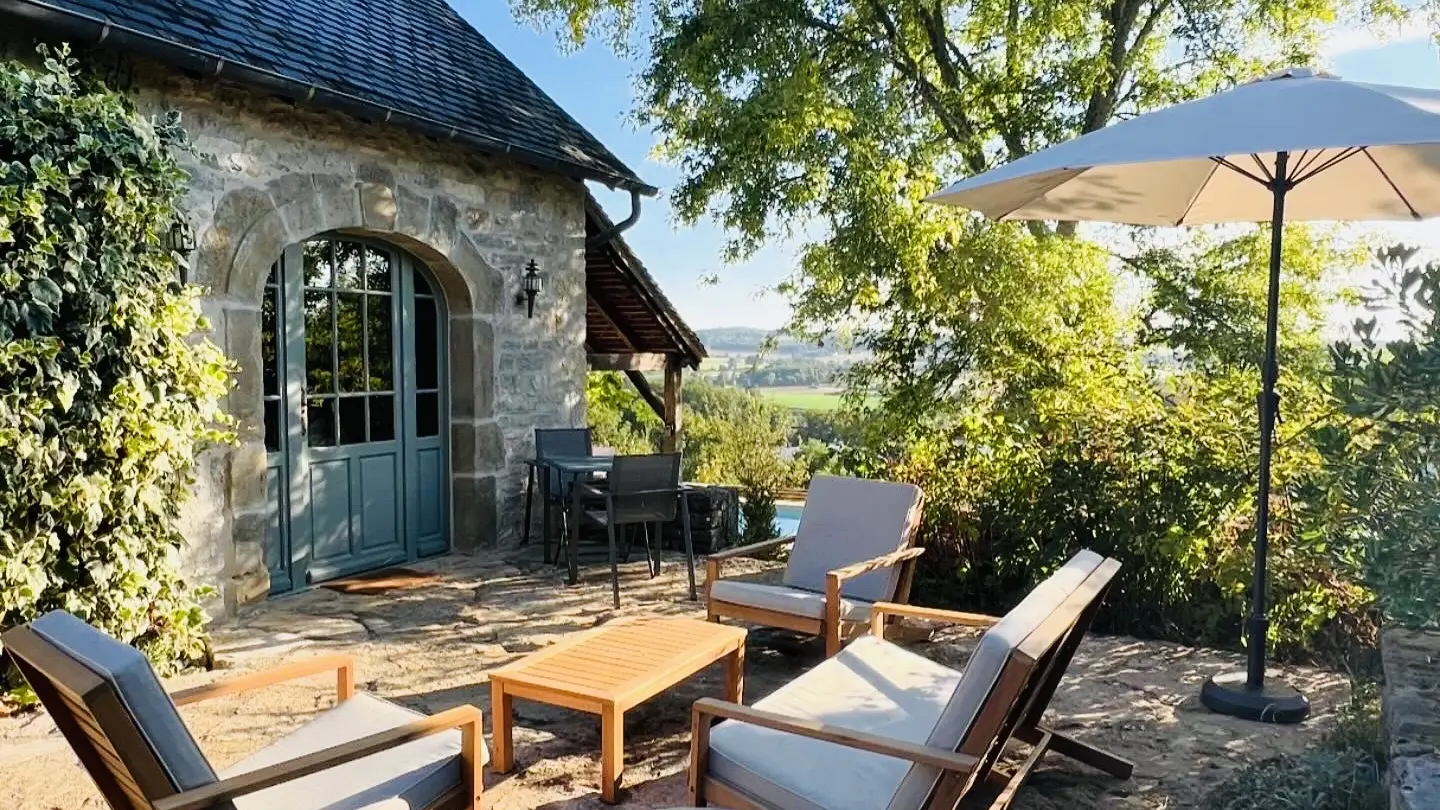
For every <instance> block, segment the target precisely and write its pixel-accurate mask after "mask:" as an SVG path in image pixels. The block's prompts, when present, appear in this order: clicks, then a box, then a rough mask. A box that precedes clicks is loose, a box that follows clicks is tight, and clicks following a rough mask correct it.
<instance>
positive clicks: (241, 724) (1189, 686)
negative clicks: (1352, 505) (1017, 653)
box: [0, 553, 1348, 810]
mask: <svg viewBox="0 0 1440 810" xmlns="http://www.w3.org/2000/svg"><path fill="white" fill-rule="evenodd" d="M417 567H418V568H423V569H428V570H434V571H436V572H439V573H441V574H443V576H444V578H443V580H442V581H440V582H439V583H436V584H434V585H429V586H425V587H422V588H418V589H414V590H409V591H391V592H389V593H386V594H382V595H378V596H356V595H346V594H339V593H334V592H331V591H328V590H325V589H323V588H321V589H314V590H311V591H307V592H304V593H300V594H296V595H293V596H288V597H284V598H279V599H273V600H270V601H269V602H267V603H265V604H263V605H261V606H260V607H258V608H256V609H253V610H252V611H250V612H248V613H247V614H245V615H244V616H242V617H241V618H240V619H239V620H237V621H234V622H230V623H226V624H224V625H219V626H216V627H215V628H214V630H213V632H214V638H215V643H216V651H217V660H218V663H219V666H220V667H221V669H220V670H219V671H216V672H203V673H192V674H188V675H182V676H179V677H176V678H174V679H173V680H172V682H171V683H170V684H168V685H169V687H170V688H172V689H178V688H184V687H188V686H194V685H197V684H201V683H206V682H208V681H211V680H214V679H216V678H219V677H223V676H225V675H228V674H233V673H235V672H243V671H250V670H254V669H260V668H263V667H265V666H268V665H272V664H276V663H282V662H286V661H293V660H299V659H301V658H304V657H307V656H311V655H316V654H319V653H322V652H332V651H342V652H346V653H349V654H351V655H353V656H354V657H355V658H356V660H357V662H358V673H357V680H358V685H359V688H361V689H366V690H370V691H373V692H375V693H377V694H379V695H382V696H384V697H386V698H389V699H391V700H395V701H397V702H399V703H402V704H404V705H407V706H412V707H415V708H417V709H422V710H426V711H438V710H442V709H445V708H449V707H452V706H456V705H460V704H466V703H471V704H474V705H477V706H479V707H480V708H481V709H482V710H484V711H485V712H486V715H487V723H488V715H489V687H488V684H487V683H486V676H485V673H486V671H487V670H489V669H491V668H493V667H496V666H499V665H501V664H505V663H508V662H511V661H515V660H517V659H518V658H520V657H521V656H523V655H524V654H525V653H527V652H530V651H532V650H535V649H539V648H540V647H543V646H545V645H548V644H551V643H554V642H555V641H556V640H558V639H560V638H562V637H563V636H564V635H565V634H567V633H570V632H573V631H575V630H578V629H583V628H588V627H593V626H595V625H597V624H601V623H604V622H605V621H607V620H609V619H611V618H614V617H616V616H620V615H675V616H703V613H704V611H703V608H702V607H700V606H699V605H698V604H696V603H692V602H689V601H688V600H687V599H686V598H685V574H684V567H683V565H681V564H677V563H667V565H666V568H665V571H664V572H663V573H662V574H661V576H660V577H658V578H655V579H649V578H647V577H646V575H645V569H644V564H643V563H632V564H630V565H627V566H625V567H624V569H623V571H622V574H623V577H624V582H623V584H622V590H621V594H622V607H621V608H620V609H619V610H618V611H617V610H615V609H613V608H612V607H611V602H610V595H609V576H608V574H609V572H608V570H607V569H606V568H605V567H604V566H591V567H589V568H587V569H585V570H584V571H583V578H582V581H581V583H580V584H579V585H577V586H574V587H567V586H565V585H564V584H563V582H562V580H561V576H560V574H559V573H558V572H557V571H555V570H554V569H552V568H551V567H550V566H545V565H541V564H540V563H538V562H537V561H535V560H533V559H529V560H527V559H526V558H523V557H519V556H515V555H513V554H511V555H505V554H500V553H493V554H484V555H477V556H461V555H455V556H450V557H445V558H442V559H439V560H434V561H431V562H428V563H425V564H423V565H420V566H417ZM737 568H743V569H745V570H746V571H747V572H748V573H753V574H755V575H757V576H760V577H766V576H773V575H774V573H775V572H774V571H773V566H768V567H767V566H765V565H764V564H761V563H750V562H745V563H740V564H738V565H737ZM702 571H703V567H702ZM727 571H728V569H727ZM974 638H975V637H974V634H973V632H969V631H950V630H947V631H942V632H940V633H937V634H936V635H935V636H934V637H933V638H931V639H930V640H928V641H918V642H915V643H913V644H912V647H913V648H914V649H915V650H917V651H918V652H920V653H921V654H923V655H926V656H929V657H932V658H935V659H936V660H940V661H944V662H946V663H950V664H954V665H956V666H959V665H963V663H964V661H965V659H966V657H967V656H968V654H969V650H970V648H971V645H972V644H973V641H974ZM822 656H823V649H822V647H821V646H820V645H819V644H817V643H815V642H814V641H810V640H802V639H797V638H794V637H791V636H789V635H786V634H782V633H778V632H774V631H769V630H763V629H757V630H755V631H753V632H752V633H751V636H750V641H749V645H748V652H747V671H746V698H747V702H748V701H751V700H755V699H758V698H760V697H762V696H764V695H765V694H767V693H769V692H770V691H772V690H774V689H775V688H776V687H778V686H780V685H781V684H783V683H785V682H786V681H788V680H789V679H790V678H793V677H794V676H795V675H796V674H798V673H800V672H802V671H804V670H805V669H807V668H808V667H810V666H813V665H814V664H815V663H817V662H818V661H820V660H821V658H822ZM1243 663H1244V662H1243V660H1241V658H1240V657H1239V656H1236V655H1233V654H1230V653H1224V652H1216V651H1213V650H1204V649H1196V648H1190V647H1182V646H1179V645H1174V644H1164V643H1156V642H1141V641H1137V640H1134V639H1130V638H1123V637H1101V636H1093V637H1091V638H1089V639H1087V640H1086V642H1085V643H1084V644H1083V645H1082V646H1081V648H1080V651H1079V653H1078V655H1077V656H1076V660H1075V662H1074V663H1073V664H1072V666H1071V668H1070V673H1069V675H1068V676H1067V677H1066V679H1065V680H1064V681H1062V682H1061V685H1060V689H1059V691H1058V693H1057V694H1056V696H1055V699H1054V701H1053V702H1052V705H1051V712H1050V715H1049V716H1048V720H1049V721H1050V722H1051V724H1052V725H1053V726H1055V727H1057V728H1059V729H1061V730H1064V731H1066V732H1067V733H1069V734H1072V735H1074V736H1076V737H1079V738H1081V739H1084V740H1087V741H1089V742H1092V743H1094V744H1096V745H1099V746H1101V747H1104V748H1106V749H1109V750H1110V751H1112V752H1114V753H1116V754H1119V755H1121V756H1123V757H1126V758H1128V759H1131V760H1133V761H1134V762H1135V763H1136V772H1135V776H1134V778H1132V779H1130V780H1128V781H1126V782H1120V781H1117V780H1115V779H1112V778H1110V777H1108V776H1106V775H1104V774H1101V773H1099V772H1097V771H1094V770H1091V769H1088V768H1086V767H1085V766H1083V765H1079V764H1077V763H1074V762H1071V761H1069V760H1067V759H1065V758H1064V757H1062V756H1059V755H1058V754H1051V755H1049V756H1048V757H1047V758H1046V759H1045V761H1044V762H1043V763H1042V765H1041V767H1040V768H1039V769H1038V770H1037V772H1036V773H1035V774H1034V775H1033V776H1032V778H1031V780H1030V782H1029V783H1028V785H1027V787H1026V788H1025V789H1024V790H1022V791H1021V793H1020V795H1019V797H1018V798H1017V800H1016V802H1015V804H1014V806H1015V807H1016V808H1019V810H1082V809H1087V808H1106V810H1112V809H1114V810H1140V809H1141V808H1146V809H1147V810H1160V809H1161V808H1165V809H1166V810H1180V809H1181V808H1193V807H1198V806H1199V803H1200V800H1201V799H1202V797H1203V796H1204V794H1205V793H1206V791H1208V790H1209V789H1210V788H1211V787H1213V786H1214V785H1215V784H1216V783H1217V782H1219V781H1220V780H1221V779H1223V778H1224V777H1225V775H1226V774H1227V773H1228V772H1229V771H1231V770H1233V769H1234V768H1236V767H1238V766H1240V765H1243V764H1245V763H1247V762H1250V761H1253V760H1255V759H1260V758H1264V757H1268V756H1273V755H1276V754H1280V753H1285V752H1294V751H1299V750H1301V749H1303V748H1305V747H1306V746H1308V745H1311V744H1313V743H1314V742H1315V741H1317V740H1318V738H1319V737H1320V735H1321V734H1323V733H1324V731H1325V729H1326V728H1328V727H1329V725H1330V723H1331V722H1332V720H1333V709H1334V707H1336V706H1338V705H1341V704H1343V702H1344V701H1345V699H1346V698H1347V696H1348V692H1347V689H1348V686H1347V681H1346V679H1345V678H1344V677H1343V676H1342V675H1340V674H1336V673H1332V672H1326V671H1321V670H1314V669H1306V668H1290V669H1286V670H1284V671H1283V672H1282V673H1281V674H1282V675H1283V676H1284V677H1285V678H1287V679H1288V680H1289V681H1290V682H1291V683H1293V684H1295V685H1296V686H1299V687H1301V688H1302V689H1303V690H1304V691H1305V692H1306V693H1307V694H1309V696H1310V698H1311V700H1312V702H1313V703H1314V706H1315V711H1314V717H1313V719H1311V720H1310V721H1309V722H1307V723H1305V724H1302V725H1300V726H1289V727H1285V726H1266V725H1259V724H1252V723H1246V722H1242V721H1238V720H1233V719H1231V718H1226V717H1220V716H1217V715H1213V714H1210V713H1208V712H1206V711H1204V710H1203V709H1202V708H1201V707H1200V706H1199V704H1198V701H1197V699H1196V695H1197V693H1198V691H1199V687H1200V683H1201V682H1202V681H1203V680H1204V679H1205V678H1206V677H1208V676H1209V675H1210V674H1211V673H1213V672H1216V671H1219V670H1224V669H1232V668H1240V667H1243ZM333 689H334V686H333V681H331V680H329V679H327V678H325V677H323V676H322V677H318V678H315V679H311V680H307V681H301V682H298V683H295V684H288V685H282V686H277V687H272V688H270V689H266V690H263V691H259V692H254V693H251V694H247V695H243V696H236V697H228V698H221V699H217V700H215V701H213V702H207V703H202V704H198V705H196V706H193V707H189V708H186V709H185V710H184V711H183V713H184V715H185V719H186V722H187V723H189V725H190V727H191V729H192V730H193V731H194V732H195V734H196V737H197V738H198V739H199V741H200V745H201V746H202V747H203V748H204V749H205V751H206V753H207V754H208V755H209V756H210V758H211V760H212V761H213V762H214V763H215V764H216V765H217V767H224V766H225V765H227V764H229V763H231V762H234V761H235V760H237V759H239V758H241V757H243V756H245V755H246V754H248V753H250V752H252V751H254V750H256V749H258V748H260V747H262V746H264V745H265V744H266V743H267V742H269V741H271V740H273V739H275V738H276V737H279V736H281V735H282V734H284V733H285V732H286V731H287V730H289V729H291V728H293V727H295V726H297V725H299V724H301V723H303V722H305V720H306V719H307V718H309V717H311V716H313V715H314V714H315V713H316V712H319V711H321V710H323V709H325V708H326V707H328V706H329V705H330V704H331V702H332V701H333V698H334V694H333ZM721 692H722V680H721V672H720V667H719V666H718V665H717V666H715V667H712V668H711V669H710V670H708V671H706V672H704V673H701V674H700V675H699V676H698V677H696V678H694V679H692V680H691V681H690V682H688V683H685V684H682V685H681V686H679V687H676V688H675V689H673V690H671V691H670V692H667V693H666V694H664V695H662V696H660V697H658V698H656V699H655V700H653V701H651V702H649V703H647V704H645V705H643V706H640V707H638V708H637V709H635V710H633V711H632V712H630V713H629V714H628V715H627V718H626V724H625V734H626V771H625V777H624V783H623V788H622V793H621V800H622V802H623V804H624V806H626V807H631V808H636V809H637V810H654V808H663V807H670V806H673V805H677V804H684V803H685V801H684V799H685V767H686V764H687V759H688V755H689V722H690V712H689V707H690V704H691V703H692V702H693V701H694V700H696V699H698V698H700V697H704V696H707V695H719V694H721ZM515 746H516V763H517V767H516V771H515V772H514V773H511V774H506V775H504V776H499V775H495V774H491V773H487V778H486V793H485V797H486V798H485V804H486V807H487V808H495V810H562V809H564V810H580V809H581V808H600V807H604V806H605V805H602V804H601V803H600V801H599V794H598V789H597V779H598V776H599V763H598V755H599V749H600V743H599V723H598V721H597V720H596V719H595V718H593V717H591V716H588V715H582V714H579V713H575V712H570V711H567V710H563V709H556V708H552V707H549V706H543V705H539V704H535V703H527V702H523V701H517V702H516V728H515ZM0 807H6V808H11V807H13V808H17V810H19V809H23V810H79V808H104V807H105V805H104V804H103V802H102V801H101V800H100V798H99V795H98V793H97V792H96V790H95V789H94V786H93V785H91V784H90V781H89V779H88V778H87V777H86V776H85V775H84V773H83V771H82V770H81V769H80V767H79V764H78V763H77V762H76V760H75V759H74V757H73V756H72V755H71V754H70V752H69V749H68V748H67V747H66V745H65V743H64V740H63V739H61V738H60V737H59V735H58V734H57V733H56V731H55V729H54V727H53V725H51V724H50V722H49V720H48V719H47V718H46V717H45V716H44V715H43V714H31V715H25V716H19V717H11V718H4V719H0Z"/></svg>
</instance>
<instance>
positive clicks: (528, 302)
mask: <svg viewBox="0 0 1440 810" xmlns="http://www.w3.org/2000/svg"><path fill="white" fill-rule="evenodd" d="M543 289H545V279H543V278H541V276H540V267H539V266H538V265H536V264H535V260H534V259H531V260H530V261H529V263H527V264H526V265H525V274H524V275H522V276H521V277H520V292H518V293H516V294H515V304H516V305H517V306H518V305H520V304H524V305H525V317H527V318H533V317H535V297H536V296H538V295H539V294H540V291H541V290H543Z"/></svg>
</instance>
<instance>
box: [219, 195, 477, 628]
mask: <svg viewBox="0 0 1440 810" xmlns="http://www.w3.org/2000/svg"><path fill="white" fill-rule="evenodd" d="M336 231H338V232H342V233H351V234H355V235H362V236H366V237H370V238H375V239H380V240H383V241H386V242H389V243H391V244H394V245H396V246H397V247H399V248H402V249H403V250H405V251H406V252H408V253H410V254H411V255H412V256H414V257H415V258H416V259H418V260H419V261H420V262H422V263H423V264H424V265H425V266H426V268H427V269H429V271H430V274H431V276H432V277H433V278H434V279H435V281H436V282H437V283H438V284H439V286H440V288H441V291H442V294H443V297H444V301H445V308H446V312H447V315H448V331H449V352H448V357H449V366H450V368H449V373H450V378H449V380H448V383H449V392H450V402H449V408H450V413H449V423H450V454H449V458H450V473H451V495H452V497H451V499H450V504H451V513H452V514H451V538H452V543H453V544H454V545H455V546H456V547H462V548H463V547H465V546H466V545H473V544H475V543H476V542H477V541H479V539H480V538H484V537H491V536H494V534H495V531H496V528H497V523H498V517H497V514H498V512H497V504H496V498H497V495H496V475H497V473H499V472H500V471H501V470H502V469H503V468H504V466H505V459H504V438H503V434H502V431H501V429H500V426H499V425H498V424H497V423H496V421H495V393H494V392H495V380H494V374H495V368H494V354H495V352H494V348H495V336H494V330H493V320H494V317H495V315H496V310H497V307H498V306H499V303H500V297H501V290H502V280H501V277H500V274H499V273H498V272H496V271H495V269H494V268H493V267H491V266H490V265H489V264H488V263H487V262H486V261H485V259H484V258H483V257H482V256H481V254H480V251H479V250H478V249H477V248H476V246H475V244H474V243H473V242H472V241H471V239H470V237H469V236H468V235H466V234H465V233H464V232H463V231H462V230H461V228H460V225H459V209H458V207H457V206H456V204H455V203H454V202H453V201H452V200H450V199H449V198H448V197H446V196H445V195H443V194H440V193H437V192H435V191H434V190H432V189H417V188H414V187H411V186H407V185H402V184H397V183H395V182H394V180H393V177H392V176H391V175H390V173H389V172H388V171H386V170H384V169H383V168H380V167H368V168H367V167H361V169H360V170H359V172H358V177H345V176H342V175H332V174H312V173H295V174H289V175H285V176H283V177H280V178H277V179H275V180H272V181H271V182H270V183H268V184H267V185H266V186H265V187H264V188H260V187H246V188H239V189H235V190H232V191H230V192H229V193H227V194H226V195H225V196H224V197H222V198H221V199H220V201H219V203H218V204H217V206H216V208H215V210H214V215H213V218H212V220H211V222H210V227H209V229H208V230H207V231H206V232H205V234H204V236H203V238H202V242H201V245H200V248H199V250H198V251H197V254H196V261H195V265H194V272H193V277H194V280H195V281H196V282H197V283H199V284H202V285H204V286H207V287H209V288H210V290H211V299H212V302H213V303H215V304H218V307H219V309H220V310H221V315H222V318H223V323H221V324H216V326H217V328H218V329H219V330H220V331H221V332H222V333H223V341H222V345H223V347H224V349H225V351H226V354H227V355H229V356H230V358H231V359H232V360H234V361H235V362H236V363H237V365H238V367H239V370H238V372H237V374H236V377H235V387H234V388H233V389H232V391H231V393H230V396H229V400H228V403H227V405H228V406H229V407H228V410H229V412H230V413H231V415H232V416H234V417H236V419H237V420H238V422H239V436H240V439H241V443H240V445H239V446H238V447H236V448H234V449H233V450H232V451H231V452H230V458H229V464H228V469H227V476H226V477H227V479H228V486H227V489H228V492H227V507H228V509H227V511H228V512H229V515H230V518H231V524H232V535H233V546H234V548H233V553H229V554H227V569H229V570H228V572H227V573H228V579H229V581H230V583H231V584H232V586H234V587H233V588H232V590H233V591H235V593H236V595H235V596H234V597H233V598H232V597H231V596H230V594H227V597H226V602H227V604H228V605H230V606H232V607H233V606H234V605H235V604H238V603H244V602H246V601H251V600H253V599H255V598H261V597H263V595H264V594H265V592H267V591H268V587H269V585H268V575H267V574H266V573H265V572H266V567H265V564H264V552H263V548H264V532H265V529H264V520H262V519H261V518H263V516H264V513H265V510H266V508H267V507H266V498H267V494H266V486H265V480H266V452H265V448H264V443H263V418H264V417H263V408H262V396H261V392H262V379H261V369H260V366H261V362H262V361H261V354H260V331H261V330H260V322H259V302H260V299H261V295H262V290H263V287H264V284H265V279H266V277H267V275H268V274H269V270H270V267H271V266H272V265H273V264H274V263H275V261H276V260H277V259H278V258H279V257H280V255H281V254H282V253H283V251H284V250H285V248H286V247H287V246H289V245H291V244H295V243H297V242H303V241H305V240H306V239H309V238H311V237H314V236H316V235H319V234H322V233H328V232H336ZM260 578H263V583H262V582H259V581H258V580H259V579H260Z"/></svg>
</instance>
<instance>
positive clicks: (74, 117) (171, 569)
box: [0, 48, 228, 697]
mask: <svg viewBox="0 0 1440 810" xmlns="http://www.w3.org/2000/svg"><path fill="white" fill-rule="evenodd" d="M39 62H40V64H39V65H38V66H32V65H29V64H24V63H17V62H0V629H3V628H8V627H11V626H14V625H16V624H20V623H23V622H26V621H29V620H31V619H33V618H35V617H37V616H38V615H40V614H41V613H44V612H45V611H49V610H53V609H57V608H60V609H65V610H68V611H70V612H71V613H74V614H76V615H77V616H79V617H80V618H82V619H84V620H86V621H89V622H91V623H92V624H94V625H96V626H98V627H101V628H103V629H104V630H106V631H108V632H109V633H111V634H112V635H114V636H116V637H117V638H119V639H121V640H123V641H126V642H128V643H132V644H135V645H137V646H139V647H140V648H141V649H142V650H144V651H145V652H146V653H148V654H149V655H150V656H151V658H152V659H153V660H154V661H155V662H156V663H157V665H159V666H160V667H161V668H162V669H168V668H173V667H174V666H176V665H179V664H184V663H188V662H193V661H196V660H198V659H199V657H200V656H201V655H202V654H203V652H204V634H203V623H204V614H203V613H202V611H201V609H200V607H199V606H198V605H197V603H196V592H195V591H193V590H192V589H190V588H188V587H187V586H186V584H185V583H184V582H183V581H182V579H181V577H180V575H179V573H178V571H177V570H176V564H175V554H176V552H177V551H178V550H179V549H180V548H181V546H182V544H183V543H184V542H185V540H184V537H182V536H181V534H180V533H179V531H178V530H177V528H176V521H177V519H178V517H179V512H180V508H181V506H182V505H183V504H184V503H185V502H186V501H187V500H188V499H189V497H190V494H191V485H192V479H193V471H194V466H195V455H196V452H197V451H198V449H199V448H200V447H201V446H202V445H203V444H205V443H207V442H212V441H218V440H223V439H224V438H225V434H223V433H221V432H219V431H218V430H217V425H220V424H221V423H222V422H223V417H222V415H221V413H220V411H219V400H220V398H221V397H222V396H223V395H224V393H225V391H226V389H227V371H228V363H227V362H226V361H225V359H224V357H223V355H222V354H221V353H220V351H219V349H217V348H216V347H215V346H214V345H213V344H211V343H210V342H208V341H206V340H197V339H195V333H196V332H202V333H203V332H204V331H205V329H206V328H207V327H206V324H205V321H204V319H203V318H202V317H201V316H200V310H199V307H198V305H197V301H196V295H197V292H196V290H195V289H193V288H189V287H186V286H185V285H183V284H181V283H180V281H179V280H178V272H177V270H178V267H177V259H176V256H175V255H174V254H173V253H171V252H170V251H169V250H167V249H165V248H164V245H165V238H166V236H167V235H168V233H169V231H170V226H171V223H172V222H173V221H174V219H175V217H176V216H177V214H178V212H179V210H180V204H181V200H182V198H183V195H184V190H185V181H186V176H185V173H184V172H183V171H182V170H181V169H180V168H179V166H178V165H177V164H176V162H175V159H174V157H173V154H172V153H173V151H174V150H177V149H181V148H184V147H185V141H184V132H183V131H182V130H181V129H180V128H179V126H178V124H177V123H176V122H174V121H168V120H167V121H163V122H155V121H151V120H149V119H146V118H142V117H141V116H140V115H139V114H138V113H137V112H136V111H135V108H134V107H133V105H132V104H131V102H130V101H129V100H128V99H127V98H126V97H124V96H123V95H121V94H119V93H116V92H114V91H111V90H109V89H107V88H105V87H104V86H103V85H102V84H101V83H100V82H99V81H98V80H96V79H95V78H93V77H92V76H90V75H89V74H88V73H86V72H84V71H82V70H81V69H80V68H79V66H78V65H77V63H76V62H75V60H74V59H72V58H70V57H69V55H68V52H66V51H63V50H62V51H58V52H57V51H50V50H47V49H43V48H42V49H41V51H40V60H39ZM20 684H21V681H19V680H18V679H17V677H16V675H15V673H13V672H9V671H8V667H6V668H5V670H0V693H3V692H5V691H9V690H12V689H17V688H18V687H19V686H20ZM22 697H23V695H22ZM32 697H33V696H32Z"/></svg>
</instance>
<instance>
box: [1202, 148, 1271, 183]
mask: <svg viewBox="0 0 1440 810" xmlns="http://www.w3.org/2000/svg"><path fill="white" fill-rule="evenodd" d="M1251 157H1255V156H1254V155H1251ZM1210 159H1211V160H1212V161H1214V162H1215V163H1218V164H1220V165H1221V166H1224V167H1225V168H1227V169H1229V170H1230V171H1232V172H1235V173H1236V174H1243V175H1244V176H1246V177H1248V178H1250V179H1251V180H1254V181H1255V182H1257V183H1259V184H1260V185H1262V186H1268V185H1270V179H1269V178H1268V177H1261V176H1260V175H1258V174H1255V173H1254V172H1252V171H1250V170H1249V169H1242V168H1240V167H1239V166H1237V165H1235V163H1234V162H1233V161H1231V160H1230V159H1229V158H1223V157H1212V158H1210ZM1256 160H1257V161H1258V160H1259V158H1256ZM1261 168H1264V166H1263V165H1262V166H1261Z"/></svg>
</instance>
